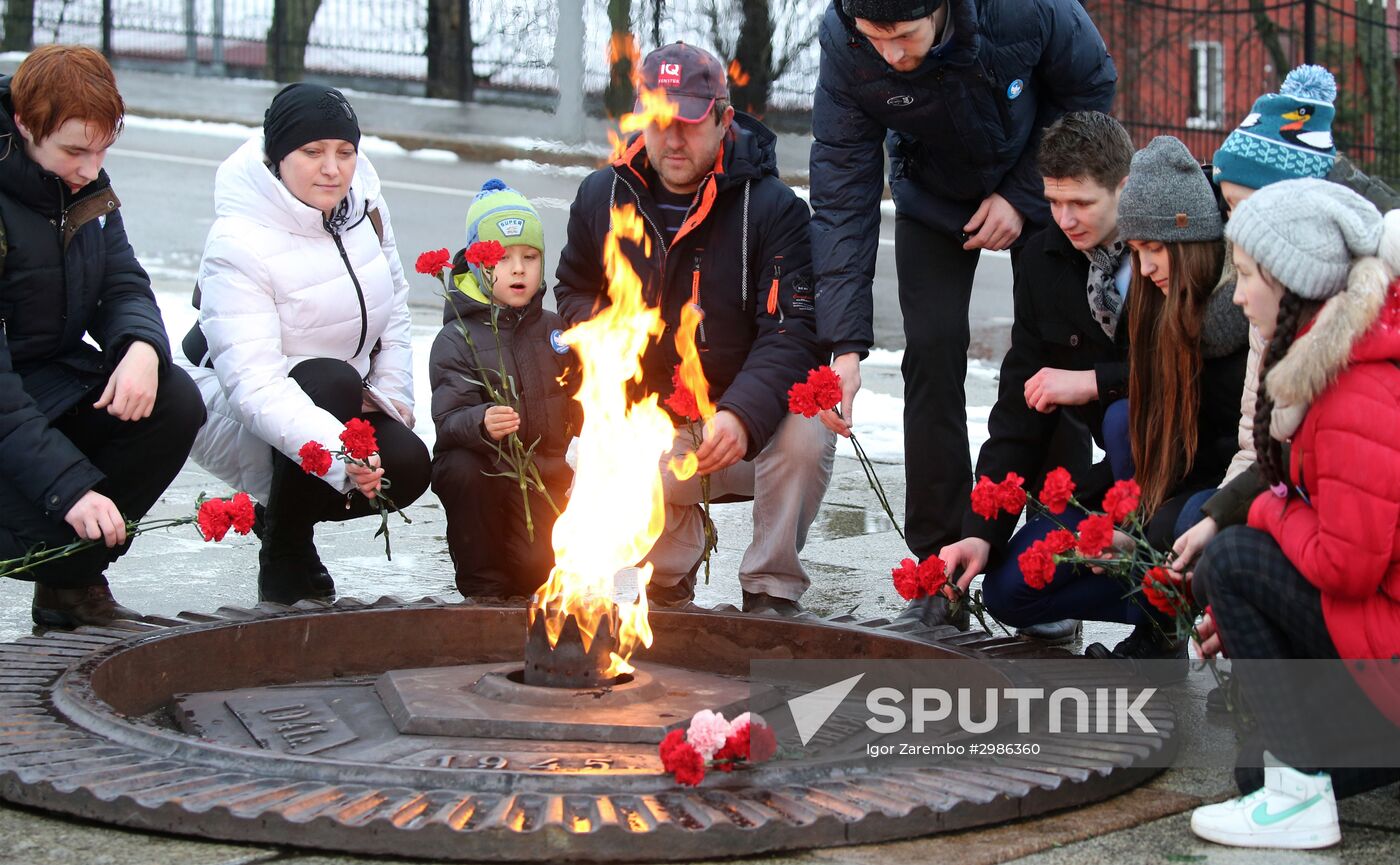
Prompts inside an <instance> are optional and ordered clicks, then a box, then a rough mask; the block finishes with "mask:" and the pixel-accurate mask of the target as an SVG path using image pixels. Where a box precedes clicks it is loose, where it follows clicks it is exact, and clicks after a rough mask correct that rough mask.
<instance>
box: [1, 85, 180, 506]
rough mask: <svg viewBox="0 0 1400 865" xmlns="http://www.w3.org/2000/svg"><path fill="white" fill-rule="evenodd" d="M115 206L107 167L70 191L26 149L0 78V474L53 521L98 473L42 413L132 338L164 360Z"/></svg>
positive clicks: (64, 405)
mask: <svg viewBox="0 0 1400 865" xmlns="http://www.w3.org/2000/svg"><path fill="white" fill-rule="evenodd" d="M119 206H120V202H119V201H118V200H117V197H116V195H115V194H113V192H112V188H111V183H110V181H109V180H108V178H107V173H106V172H105V171H104V172H102V173H101V174H100V175H99V176H98V179H97V180H95V181H93V182H92V183H90V184H88V185H87V186H85V187H83V188H82V189H80V190H79V191H78V192H76V193H73V192H70V191H69V190H68V187H67V185H66V184H65V183H64V182H63V181H62V180H60V179H59V178H58V177H56V176H55V175H53V174H51V173H49V172H48V171H45V170H44V169H42V168H40V167H39V165H38V164H36V163H35V162H34V161H32V160H31V159H30V158H29V157H28V156H27V155H26V154H25V151H24V140H23V139H22V138H21V137H20V134H19V130H18V129H17V128H16V127H15V124H14V118H13V106H12V105H11V102H10V81H9V78H7V77H0V222H3V230H4V238H5V244H6V246H7V251H6V253H5V256H4V272H3V276H0V454H4V459H3V460H0V473H3V474H4V476H5V478H6V479H7V480H8V481H10V482H11V483H13V484H14V485H15V487H16V488H17V489H18V490H19V491H20V492H21V493H22V494H23V495H24V497H25V498H26V499H28V500H29V501H30V502H31V503H32V504H33V505H34V506H35V507H37V508H39V509H40V510H42V511H43V512H45V513H46V514H48V515H49V516H51V517H52V518H53V519H54V520H56V521H62V519H63V517H64V515H65V514H67V513H68V511H69V509H70V508H72V506H73V505H74V504H75V503H76V502H77V501H78V499H79V498H81V497H82V496H83V495H84V494H85V493H86V492H87V491H88V490H90V489H92V488H93V487H94V486H96V485H97V483H98V482H99V481H101V480H102V479H103V474H102V472H101V471H99V470H98V469H97V467H96V466H94V465H93V464H92V463H91V462H89V461H88V459H87V457H86V456H84V455H83V452H82V451H80V450H79V449H78V448H77V447H76V446H75V445H74V444H73V443H72V442H71V441H69V440H68V438H67V437H66V436H64V435H63V434H62V433H60V432H58V431H57V430H55V429H54V428H52V427H51V426H50V425H49V423H50V421H52V420H54V419H55V418H57V417H58V416H59V415H61V414H63V413H64V412H65V411H67V410H68V409H70V408H72V407H73V406H75V405H76V404H77V403H78V402H79V401H80V400H82V399H84V398H85V397H87V396H88V395H89V394H90V393H91V392H92V391H93V389H94V388H97V387H99V386H100V385H102V384H103V383H104V382H105V381H106V380H107V378H108V377H109V376H110V375H111V371H112V369H113V368H114V367H115V366H116V365H117V363H118V362H120V361H121V359H122V356H123V355H124V354H125V353H126V349H127V347H128V346H129V345H130V344H131V342H132V341H133V340H141V341H142V342H146V343H149V344H150V345H151V346H152V347H153V348H155V350H156V354H157V355H158V356H159V357H160V360H161V365H162V368H165V367H166V366H167V365H168V364H169V363H170V342H169V340H168V338H167V337H166V333H165V324H164V322H163V321H162V320H161V316H160V309H159V308H158V307H157V306H156V300H155V295H154V294H153V293H152V292H151V281H150V277H148V276H147V275H146V272H145V271H144V270H142V269H141V265H140V264H138V263H137V261H136V254H135V253H134V252H133V251H132V249H131V244H130V243H129V242H128V241H127V237H126V230H125V228H123V226H122V217H121V212H120V211H119V210H118V209H117V208H118V207H119ZM84 335H91V337H92V339H93V340H94V341H95V342H96V343H97V344H98V345H99V346H101V348H100V349H98V348H94V347H93V346H92V345H90V344H88V343H86V342H84V341H83V337H84Z"/></svg>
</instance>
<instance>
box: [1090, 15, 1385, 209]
mask: <svg viewBox="0 0 1400 865" xmlns="http://www.w3.org/2000/svg"><path fill="white" fill-rule="evenodd" d="M1084 5H1085V7H1086V8H1087V9H1088V10H1089V13H1090V15H1091V16H1092V17H1093V18H1094V21H1095V23H1096V24H1097V25H1098V28H1099V32H1100V33H1102V34H1103V37H1104V41H1105V42H1107V43H1108V46H1109V48H1110V50H1111V51H1112V52H1113V55H1114V60H1115V61H1116V63H1117V66H1118V76H1119V80H1118V98H1117V100H1116V102H1115V105H1114V114H1115V116H1117V117H1118V119H1119V120H1121V121H1123V123H1124V125H1126V126H1127V127H1128V129H1129V131H1130V132H1131V133H1132V135H1133V139H1134V141H1135V142H1136V143H1137V144H1138V146H1142V145H1143V144H1146V143H1147V141H1148V140H1149V139H1150V138H1151V137H1152V136H1153V135H1174V136H1176V137H1178V138H1180V139H1181V140H1182V141H1184V142H1186V145H1187V146H1188V147H1189V148H1190V149H1191V152H1192V153H1194V154H1195V155H1196V156H1197V157H1198V158H1200V159H1203V160H1205V159H1209V158H1210V155H1211V154H1212V153H1213V152H1214V151H1215V149H1216V148H1217V147H1219V146H1220V142H1221V141H1222V140H1223V139H1224V137H1225V135H1226V134H1228V133H1229V131H1230V130H1231V129H1233V128H1234V127H1235V125H1236V124H1237V123H1238V122H1239V121H1240V119H1241V118H1243V117H1244V116H1245V115H1246V114H1248V113H1249V110H1250V108H1251V106H1252V105H1253V103H1254V100H1255V99H1256V98H1257V97H1258V96H1259V95H1260V94H1262V93H1267V92H1270V91H1274V90H1277V89H1278V87H1279V84H1280V83H1281V82H1282V80H1283V77H1284V75H1286V74H1287V73H1288V71H1289V70H1290V69H1292V68H1293V67H1295V66H1297V65H1299V64H1301V63H1305V62H1309V63H1320V64H1322V65H1324V66H1326V67H1327V68H1328V69H1330V70H1332V72H1333V74H1335V75H1336V77H1337V90H1338V96H1337V103H1336V108H1337V114H1336V118H1335V120H1334V122H1333V126H1332V132H1333V135H1334V137H1335V138H1336V142H1337V148H1338V150H1340V151H1342V152H1343V153H1346V154H1347V155H1348V156H1349V157H1351V158H1352V159H1353V160H1355V161H1356V162H1358V163H1359V164H1361V165H1362V166H1363V167H1364V168H1365V169H1367V170H1369V171H1370V172H1372V173H1375V174H1378V175H1380V176H1382V177H1386V178H1389V179H1390V180H1392V181H1395V180H1397V179H1400V87H1397V82H1400V3H1397V0H1355V2H1350V3H1348V2H1343V0H1316V2H1314V0H1116V2H1112V0H1084Z"/></svg>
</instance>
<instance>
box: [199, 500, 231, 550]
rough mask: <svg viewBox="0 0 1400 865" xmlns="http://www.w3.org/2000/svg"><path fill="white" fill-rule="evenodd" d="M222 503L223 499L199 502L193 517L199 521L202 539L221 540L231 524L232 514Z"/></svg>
mask: <svg viewBox="0 0 1400 865" xmlns="http://www.w3.org/2000/svg"><path fill="white" fill-rule="evenodd" d="M224 504H225V502H224V500H223V499H209V500H208V501H206V502H203V503H202V504H200V506H199V513H198V514H197V515H196V517H195V519H196V521H197V522H198V523H199V532H200V534H202V535H204V540H206V541H222V540H223V539H224V535H226V534H228V530H229V529H230V528H231V527H232V526H233V516H232V515H231V514H230V513H229V511H228V508H226V507H224Z"/></svg>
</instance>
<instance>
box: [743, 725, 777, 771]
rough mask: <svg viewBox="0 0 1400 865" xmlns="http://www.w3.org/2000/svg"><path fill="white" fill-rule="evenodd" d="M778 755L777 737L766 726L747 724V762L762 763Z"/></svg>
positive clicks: (770, 728)
mask: <svg viewBox="0 0 1400 865" xmlns="http://www.w3.org/2000/svg"><path fill="white" fill-rule="evenodd" d="M777 753H778V737H777V736H774V735H773V728H772V727H770V726H768V725H767V724H760V723H756V722H750V723H749V762H750V763H764V762H767V761H768V760H771V759H773V756H774V755H775V754H777Z"/></svg>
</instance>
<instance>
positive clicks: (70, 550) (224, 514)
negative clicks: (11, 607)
mask: <svg viewBox="0 0 1400 865" xmlns="http://www.w3.org/2000/svg"><path fill="white" fill-rule="evenodd" d="M253 520H254V515H253V502H252V499H250V498H248V494H247V493H234V494H233V495H232V496H229V497H228V498H226V499H210V498H205V496H204V493H200V494H199V496H198V497H197V498H196V499H195V512H194V513H193V514H188V515H186V516H182V517H165V518H162V519H155V520H146V521H144V522H133V521H128V522H127V524H126V536H127V538H134V537H136V536H137V535H143V534H145V533H146V532H153V531H156V530H157V529H171V528H175V527H176V526H187V525H191V524H193V525H196V526H198V527H199V533H200V535H202V536H203V538H204V540H206V541H216V542H217V541H222V540H223V539H224V536H225V535H227V534H228V532H229V530H230V529H232V530H233V531H234V532H235V533H236V534H240V535H246V534H248V533H249V532H251V531H252V530H253ZM102 543H103V540H102V539H100V538H99V539H97V540H78V541H73V542H71V543H67V544H64V545H63V546H59V547H47V546H45V545H43V544H37V545H35V546H33V547H31V548H30V549H29V550H28V551H26V552H25V554H24V555H22V556H19V557H18V558H13V559H3V560H0V577H14V576H18V575H19V574H23V573H26V572H28V571H32V570H34V569H35V568H37V567H39V566H40V565H44V564H47V563H49V562H52V561H56V560H58V559H66V558H68V557H69V556H71V555H73V554H74V553H78V552H81V551H83V550H86V549H90V548H92V547H96V546H99V545H101V544H102Z"/></svg>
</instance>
